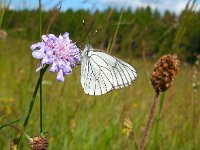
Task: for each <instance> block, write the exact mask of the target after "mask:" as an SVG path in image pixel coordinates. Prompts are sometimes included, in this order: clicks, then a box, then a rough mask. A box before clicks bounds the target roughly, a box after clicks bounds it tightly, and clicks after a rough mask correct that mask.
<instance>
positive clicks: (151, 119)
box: [140, 92, 160, 150]
mask: <svg viewBox="0 0 200 150" xmlns="http://www.w3.org/2000/svg"><path fill="white" fill-rule="evenodd" d="M159 96H160V93H157V92H156V94H155V97H154V102H153V104H152V106H151V111H150V113H149V118H148V122H147V125H146V128H145V131H144V134H143V138H142V142H141V145H140V150H144V146H145V143H146V140H147V136H148V134H149V130H150V127H151V124H152V121H153V117H154V114H155V110H156V106H157V104H158V101H159Z"/></svg>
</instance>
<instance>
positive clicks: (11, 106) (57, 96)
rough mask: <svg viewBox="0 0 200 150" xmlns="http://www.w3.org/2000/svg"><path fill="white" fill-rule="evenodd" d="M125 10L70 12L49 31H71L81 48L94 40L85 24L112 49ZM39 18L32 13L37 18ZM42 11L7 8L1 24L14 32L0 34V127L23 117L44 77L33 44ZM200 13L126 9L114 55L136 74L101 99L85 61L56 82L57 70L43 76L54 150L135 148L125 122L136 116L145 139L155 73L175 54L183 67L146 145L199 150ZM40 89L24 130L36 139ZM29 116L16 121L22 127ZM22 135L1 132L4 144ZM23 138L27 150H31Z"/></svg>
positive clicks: (46, 16)
mask: <svg viewBox="0 0 200 150" xmlns="http://www.w3.org/2000/svg"><path fill="white" fill-rule="evenodd" d="M55 11H56V10H51V11H49V12H44V11H43V12H42V13H41V15H42V34H45V33H46V30H47V28H48V24H49V22H50V20H51V18H52V17H53V16H54V15H55ZM120 14H121V13H120V12H118V11H116V10H113V9H108V10H106V11H104V12H99V11H95V12H93V13H91V12H89V11H85V10H78V11H75V12H74V11H72V10H67V11H66V12H61V13H59V14H58V16H57V18H56V19H55V21H54V23H53V24H52V25H51V28H50V30H49V33H54V34H57V35H58V34H60V33H64V32H66V31H67V32H69V33H70V37H71V38H72V39H73V41H77V45H78V46H79V47H80V48H81V49H82V48H83V47H84V45H85V44H86V43H87V42H88V41H86V40H85V39H86V37H87V36H86V33H85V30H84V27H83V25H82V20H83V19H85V20H86V26H87V27H88V28H89V29H90V33H92V34H93V32H94V31H95V30H96V29H97V30H98V32H97V33H96V34H93V36H92V39H91V43H92V44H93V45H94V46H95V47H97V48H101V49H104V50H106V48H107V46H108V45H109V43H110V42H109V41H111V40H112V39H113V35H114V33H115V30H116V27H117V23H118V20H119V16H120ZM33 16H34V17H33ZM38 16H39V15H38V11H37V10H34V11H30V10H23V11H13V10H6V11H5V14H4V17H3V21H2V24H1V28H3V29H5V30H6V31H7V32H8V37H7V38H6V39H0V70H1V73H0V81H1V84H0V91H1V92H0V125H2V124H3V123H6V122H9V121H11V120H15V119H16V118H19V117H21V116H23V114H24V113H25V111H26V110H27V108H28V105H29V103H30V99H31V96H32V93H33V91H34V87H35V85H36V82H37V78H38V77H39V73H36V72H35V69H36V68H37V67H38V65H39V62H38V61H37V60H35V59H34V58H32V56H31V50H30V45H31V44H33V43H35V41H39V40H38V39H39V34H40V33H39V32H40V31H39V25H38V19H39V18H38ZM199 43H200V12H197V11H193V6H186V9H185V11H183V12H182V14H181V15H180V16H176V15H175V14H173V13H170V12H169V11H167V12H165V13H164V14H162V15H161V14H160V13H159V12H158V11H156V10H155V11H153V10H151V9H150V7H147V8H138V9H137V10H136V11H135V12H134V13H133V12H131V10H125V11H124V13H123V17H122V21H121V23H120V27H119V32H118V34H117V37H116V42H115V45H114V49H113V50H112V52H111V54H112V55H114V56H116V57H119V58H121V59H123V60H125V61H126V62H129V63H130V64H131V65H132V66H134V68H135V69H136V70H137V73H138V78H137V79H136V81H135V83H134V84H133V85H131V86H129V87H126V88H123V89H120V90H115V91H111V92H109V93H108V94H106V95H102V96H88V95H86V94H85V93H84V91H83V89H82V87H81V84H80V66H77V67H75V68H74V69H73V73H72V74H71V75H68V76H66V77H65V79H66V80H65V82H64V83H59V82H57V81H56V74H55V73H49V72H48V71H47V72H46V73H45V76H44V78H43V83H42V85H43V130H44V132H47V133H45V136H46V137H47V138H48V140H49V148H48V149H50V150H55V149H63V150H65V149H71V150H76V149H77V150H78V149H80V150H95V149H98V150H110V149H113V150H115V149H116V150H118V149H119V150H121V149H134V148H135V144H134V142H133V137H132V136H127V135H126V134H125V133H124V126H123V124H124V121H125V120H127V119H128V120H130V121H131V123H132V127H133V130H134V134H135V135H136V137H137V141H138V142H140V141H141V139H142V134H143V132H144V128H145V124H146V121H147V118H148V114H149V111H150V107H151V104H152V102H153V96H154V89H153V88H152V85H151V83H150V80H149V79H150V73H151V72H152V70H153V67H154V64H155V62H156V61H157V60H158V58H159V56H161V55H163V54H166V53H172V54H173V53H176V54H177V55H178V57H179V58H180V59H181V66H180V71H179V73H178V75H177V77H176V79H175V81H174V82H173V85H172V87H171V88H170V89H169V90H168V91H167V92H164V93H162V95H161V101H160V103H159V105H158V107H157V110H156V114H155V118H154V121H153V124H152V128H151V130H150V134H149V136H148V142H147V145H146V149H148V150H158V149H159V150H169V149H170V150H177V149H181V150H195V149H196V150H197V149H198V145H200V130H199V128H200V122H199V119H200V116H199V115H198V114H200V101H199V98H200V92H199V87H198V86H199V85H198V81H199V80H200V79H199V77H200V66H199V60H198V58H197V54H199V53H200V44H199ZM39 113H40V112H39V94H38V96H37V97H36V102H35V105H34V110H33V113H32V114H31V118H30V121H29V124H28V127H27V129H26V132H27V133H28V134H29V135H30V136H32V137H33V136H36V135H37V134H39V130H40V129H39V116H40V115H39ZM22 124H23V121H20V122H17V124H15V125H17V126H18V127H22ZM14 137H19V133H18V132H16V131H15V130H13V129H12V128H9V127H7V128H3V129H1V130H0V149H2V150H4V149H5V150H6V149H8V147H9V145H10V143H11V141H12V140H13V138H14ZM27 142H28V141H27V140H26V139H25V138H24V139H23V143H22V149H25V150H26V149H28V144H27Z"/></svg>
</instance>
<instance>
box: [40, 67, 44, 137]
mask: <svg viewBox="0 0 200 150" xmlns="http://www.w3.org/2000/svg"><path fill="white" fill-rule="evenodd" d="M42 74H43V69H42V70H41V71H40V76H41V78H42ZM41 81H42V79H41ZM40 134H42V82H40Z"/></svg>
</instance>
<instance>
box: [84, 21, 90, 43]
mask: <svg viewBox="0 0 200 150" xmlns="http://www.w3.org/2000/svg"><path fill="white" fill-rule="evenodd" d="M83 26H84V28H85V32H86V34H87V37H88V40H89V43H90V40H91V37H90V35H89V32H88V30H87V28H86V25H85V20H83Z"/></svg>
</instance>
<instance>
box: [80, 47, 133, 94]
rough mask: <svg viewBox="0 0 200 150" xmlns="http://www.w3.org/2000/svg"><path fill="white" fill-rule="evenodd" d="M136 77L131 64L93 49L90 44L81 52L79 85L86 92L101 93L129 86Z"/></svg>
mask: <svg viewBox="0 0 200 150" xmlns="http://www.w3.org/2000/svg"><path fill="white" fill-rule="evenodd" d="M136 77H137V74H136V71H135V69H134V68H133V67H132V66H131V65H129V64H128V63H126V62H124V61H122V60H121V59H118V58H116V57H112V56H110V55H108V54H106V53H104V52H102V51H101V50H97V49H93V48H92V46H91V45H90V44H87V45H86V46H85V48H84V50H83V51H82V53H81V85H82V87H83V89H84V91H85V93H86V94H89V95H102V94H105V93H107V92H109V91H111V90H113V89H119V88H123V87H126V86H129V85H131V84H132V83H133V82H134V80H135V79H136Z"/></svg>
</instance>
